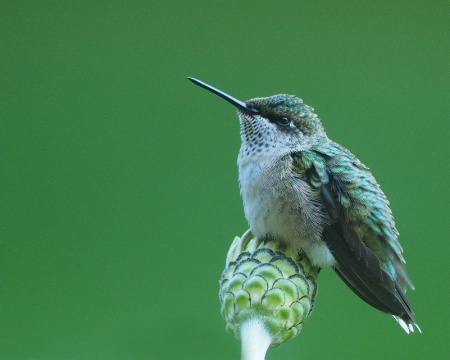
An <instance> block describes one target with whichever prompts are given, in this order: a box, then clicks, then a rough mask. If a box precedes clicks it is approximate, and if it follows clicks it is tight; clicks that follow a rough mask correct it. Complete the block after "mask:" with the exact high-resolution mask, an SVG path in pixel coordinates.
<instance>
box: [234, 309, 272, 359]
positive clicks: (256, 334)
mask: <svg viewBox="0 0 450 360" xmlns="http://www.w3.org/2000/svg"><path fill="white" fill-rule="evenodd" d="M271 342H272V337H271V336H270V334H269V332H268V331H267V329H266V327H265V326H264V322H263V321H262V319H260V318H250V319H248V320H247V321H245V323H244V324H243V325H242V327H241V343H242V352H241V360H264V358H265V356H266V352H267V349H268V348H269V346H270V344H271Z"/></svg>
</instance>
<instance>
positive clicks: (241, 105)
mask: <svg viewBox="0 0 450 360" xmlns="http://www.w3.org/2000/svg"><path fill="white" fill-rule="evenodd" d="M188 79H189V80H191V81H192V82H193V83H194V84H196V85H198V86H201V87H202V88H204V89H206V90H209V91H211V92H212V93H214V94H216V95H219V96H220V97H221V98H222V99H225V100H226V101H228V102H229V103H230V104H232V105H234V106H236V107H237V108H239V109H240V110H242V111H245V112H247V113H250V114H259V111H258V110H256V109H253V108H251V107H248V106H247V104H246V103H245V102H243V101H240V100H238V99H236V98H234V97H232V96H231V95H228V94H226V93H224V92H223V91H221V90H219V89H216V88H215V87H213V86H211V85H208V84H206V83H204V82H203V81H200V80H198V79H195V78H193V77H188Z"/></svg>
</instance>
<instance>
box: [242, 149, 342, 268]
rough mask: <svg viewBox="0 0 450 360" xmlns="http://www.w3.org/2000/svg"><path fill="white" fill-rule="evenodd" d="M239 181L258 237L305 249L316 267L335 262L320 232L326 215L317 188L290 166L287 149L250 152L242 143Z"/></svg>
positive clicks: (250, 220)
mask: <svg viewBox="0 0 450 360" xmlns="http://www.w3.org/2000/svg"><path fill="white" fill-rule="evenodd" d="M238 166H239V185H240V191H241V196H242V199H243V202H244V211H245V216H246V218H247V221H248V223H249V225H250V229H251V231H252V232H253V234H254V235H256V236H258V237H261V238H271V239H275V240H279V241H282V242H284V243H286V244H287V245H288V246H290V247H291V248H293V249H295V250H297V251H304V252H305V253H306V255H307V256H308V257H309V258H310V260H311V262H312V263H313V264H314V265H316V266H318V267H329V266H334V265H335V260H334V257H333V255H332V254H331V252H330V251H329V249H328V247H327V246H326V244H325V242H324V241H322V233H323V229H324V226H325V225H326V223H327V221H328V218H327V215H326V213H325V212H324V211H323V208H322V205H321V202H320V200H319V193H318V192H317V190H315V189H313V188H311V187H310V186H309V185H308V184H307V183H306V182H304V181H303V180H302V179H301V178H300V177H299V176H298V174H296V173H295V171H294V170H293V169H292V158H291V156H290V154H289V152H284V153H281V154H279V155H276V156H274V154H273V152H270V153H269V152H265V151H264V150H261V151H259V152H251V151H248V149H245V145H244V144H243V145H242V147H241V151H240V153H239V157H238Z"/></svg>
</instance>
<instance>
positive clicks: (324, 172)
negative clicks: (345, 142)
mask: <svg viewBox="0 0 450 360" xmlns="http://www.w3.org/2000/svg"><path fill="white" fill-rule="evenodd" d="M292 157H293V160H294V161H293V166H294V168H295V169H294V170H295V171H296V172H297V173H298V174H299V175H300V176H301V177H302V179H303V180H304V181H306V182H307V183H308V184H309V185H310V186H311V187H313V188H315V189H317V190H318V191H319V192H320V199H321V201H322V204H323V207H324V211H325V212H326V213H327V214H328V216H329V221H328V224H327V225H326V226H325V228H324V231H323V240H324V241H325V243H326V244H327V246H328V248H329V249H330V250H331V252H332V253H333V256H334V258H335V260H336V262H337V266H336V267H335V271H336V273H337V274H338V275H339V277H340V278H341V279H342V280H343V281H344V282H345V284H347V286H348V287H349V288H350V289H351V290H352V291H353V292H354V293H355V294H356V295H358V296H359V297H360V298H361V299H362V300H364V301H365V302H367V303H368V304H370V305H371V306H373V307H375V308H377V309H379V310H381V311H384V312H386V313H389V314H391V315H394V317H395V319H396V320H397V321H398V322H399V323H400V325H401V326H402V327H403V328H404V329H405V331H407V332H409V331H413V327H412V325H416V322H415V320H414V317H413V312H412V310H411V306H410V305H409V302H408V300H407V298H406V295H405V293H406V287H407V285H409V286H410V287H411V288H414V287H413V284H412V282H411V280H410V278H409V276H408V274H407V272H406V269H405V266H404V263H405V260H404V259H403V256H402V248H401V246H400V243H399V242H398V240H397V237H398V232H397V230H396V228H395V223H394V220H393V217H392V213H391V210H390V208H389V201H388V200H387V198H386V196H385V195H384V193H383V191H382V190H381V188H380V186H379V185H378V183H377V182H376V181H375V179H374V177H373V176H372V174H371V173H370V172H369V170H368V168H367V167H365V166H364V165H363V164H362V163H361V162H360V161H359V160H358V159H357V158H356V157H355V156H354V155H353V154H351V153H350V152H349V151H348V150H347V149H345V148H343V147H342V146H340V145H339V144H336V143H334V142H331V141H327V142H324V143H322V144H319V145H316V146H315V147H314V148H313V149H312V150H309V151H302V152H298V153H294V154H292ZM416 326H417V325H416Z"/></svg>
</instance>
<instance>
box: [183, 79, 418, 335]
mask: <svg viewBox="0 0 450 360" xmlns="http://www.w3.org/2000/svg"><path fill="white" fill-rule="evenodd" d="M188 79H189V80H190V81H192V82H193V83H194V84H196V85H198V86H200V87H203V88H205V89H206V90H209V91H211V92H212V93H214V94H216V95H218V96H220V97H221V98H223V99H225V100H226V101H228V102H229V103H231V104H232V105H234V106H235V107H236V109H237V114H238V117H239V122H240V135H241V141H242V142H241V147H240V151H239V155H238V160H237V163H238V168H239V186H240V193H241V196H242V199H243V203H244V212H245V216H246V218H247V221H248V223H249V226H250V230H251V231H252V233H253V234H254V235H255V236H257V237H259V238H267V239H272V240H275V241H280V242H282V243H285V244H286V245H287V246H289V247H290V248H292V249H294V250H296V251H299V252H303V253H304V254H306V256H307V257H308V258H309V259H310V261H311V263H312V264H313V265H314V266H316V267H317V268H319V269H321V268H325V267H331V268H333V269H334V271H335V272H336V273H337V275H338V276H339V277H340V278H341V279H342V280H343V282H344V283H345V284H346V285H347V286H348V287H349V288H350V289H351V290H352V291H353V292H354V293H355V294H356V295H358V296H359V297H360V298H361V299H362V300H364V301H365V302H366V303H368V304H369V305H371V306H373V307H374V308H376V309H378V310H381V311H383V312H385V313H388V314H391V315H392V316H393V317H394V318H395V320H396V321H397V322H398V323H399V324H400V326H401V327H402V328H403V329H404V330H405V331H406V333H408V334H409V333H410V332H413V331H414V327H416V328H417V329H418V330H419V332H421V330H420V328H419V326H418V325H417V323H416V320H415V319H414V316H413V311H412V308H411V305H410V303H409V301H408V299H407V298H406V288H407V287H408V286H409V287H410V288H412V289H414V285H413V283H412V281H411V279H410V277H409V275H408V273H407V271H406V268H405V260H404V257H403V255H402V253H403V249H402V247H401V245H400V243H399V241H398V236H399V233H398V231H397V229H396V227H395V223H394V219H393V216H392V212H391V209H390V208H389V201H388V200H387V198H386V196H385V195H384V193H383V191H382V190H381V188H380V186H379V185H378V183H377V182H376V180H375V178H374V177H373V176H372V174H371V173H370V171H369V169H368V168H367V167H366V166H365V165H364V164H363V163H362V162H360V161H359V160H358V159H357V158H356V157H355V156H354V155H353V154H352V153H351V152H350V151H349V150H347V149H345V148H344V147H343V146H341V145H339V144H337V143H335V142H333V141H332V140H330V139H329V138H328V137H327V134H326V133H325V130H324V127H323V126H322V123H321V121H320V119H319V118H318V116H317V115H316V114H315V113H314V109H313V108H312V107H310V106H308V105H306V104H305V103H304V102H303V101H302V99H300V98H298V97H296V96H293V95H286V94H279V95H274V96H269V97H260V98H254V99H251V100H248V101H246V102H243V101H240V100H238V99H236V98H234V97H232V96H230V95H228V94H227V93H225V92H223V91H221V90H218V89H216V88H214V87H212V86H210V85H208V84H206V83H204V82H202V81H200V80H198V79H195V78H191V77H189V78H188Z"/></svg>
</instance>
